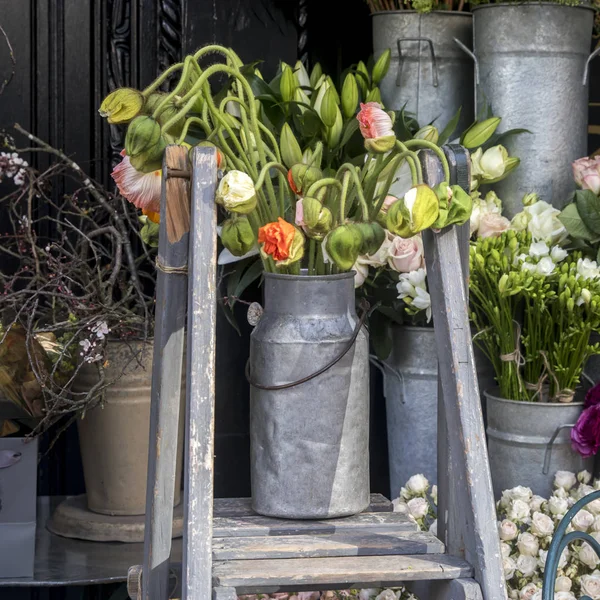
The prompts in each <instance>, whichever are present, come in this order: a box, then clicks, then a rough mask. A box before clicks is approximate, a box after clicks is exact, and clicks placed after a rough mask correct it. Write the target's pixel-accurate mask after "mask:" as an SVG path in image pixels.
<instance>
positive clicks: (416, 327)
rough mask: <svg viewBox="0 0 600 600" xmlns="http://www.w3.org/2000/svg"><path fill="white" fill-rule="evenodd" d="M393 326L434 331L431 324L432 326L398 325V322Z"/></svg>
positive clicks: (410, 329) (411, 329)
mask: <svg viewBox="0 0 600 600" xmlns="http://www.w3.org/2000/svg"><path fill="white" fill-rule="evenodd" d="M394 325H395V327H397V328H398V329H407V330H408V331H419V332H420V331H423V332H424V331H427V332H429V331H432V332H433V331H434V328H433V326H432V327H427V326H425V325H399V324H397V323H396V324H394Z"/></svg>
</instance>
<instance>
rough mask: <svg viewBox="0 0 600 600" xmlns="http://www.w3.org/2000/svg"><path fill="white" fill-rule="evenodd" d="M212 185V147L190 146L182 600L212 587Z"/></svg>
mask: <svg viewBox="0 0 600 600" xmlns="http://www.w3.org/2000/svg"><path fill="white" fill-rule="evenodd" d="M216 186H217V160H216V153H215V150H214V148H206V147H204V148H202V147H197V148H194V154H193V159H192V231H191V236H190V263H191V272H190V280H189V286H190V289H189V301H188V307H189V308H188V354H187V359H188V364H187V414H186V439H187V452H186V457H185V459H186V460H185V482H186V485H185V490H184V502H185V504H184V534H183V536H184V537H183V565H184V569H183V582H182V600H210V599H211V597H212V587H213V586H212V582H211V565H212V560H211V559H212V550H211V544H212V528H213V488H214V468H213V467H214V464H213V462H214V461H213V459H214V421H215V343H216V317H217V315H216V308H217V211H216V205H215V190H216Z"/></svg>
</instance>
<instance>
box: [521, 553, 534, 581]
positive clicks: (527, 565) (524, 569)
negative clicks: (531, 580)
mask: <svg viewBox="0 0 600 600" xmlns="http://www.w3.org/2000/svg"><path fill="white" fill-rule="evenodd" d="M536 570H537V558H536V557H535V556H530V555H528V554H520V555H519V557H518V558H517V571H519V572H520V573H521V575H523V577H531V575H533V574H534V573H535V571H536Z"/></svg>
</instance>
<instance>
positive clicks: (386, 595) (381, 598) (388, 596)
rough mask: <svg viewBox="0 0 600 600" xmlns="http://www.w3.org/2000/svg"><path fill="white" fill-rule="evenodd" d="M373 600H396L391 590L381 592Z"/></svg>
mask: <svg viewBox="0 0 600 600" xmlns="http://www.w3.org/2000/svg"><path fill="white" fill-rule="evenodd" d="M375 600H396V594H395V593H394V592H393V591H392V590H383V591H382V592H381V594H379V595H378V596H375Z"/></svg>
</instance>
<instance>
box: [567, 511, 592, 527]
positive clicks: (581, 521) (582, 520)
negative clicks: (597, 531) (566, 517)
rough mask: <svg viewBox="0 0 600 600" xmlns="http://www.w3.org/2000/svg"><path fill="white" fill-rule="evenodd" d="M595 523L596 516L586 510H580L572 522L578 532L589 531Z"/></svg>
mask: <svg viewBox="0 0 600 600" xmlns="http://www.w3.org/2000/svg"><path fill="white" fill-rule="evenodd" d="M593 523H594V515H593V514H592V513H591V512H589V511H587V510H585V509H582V510H580V511H579V512H578V513H577V514H576V515H575V516H574V517H573V520H572V521H571V525H573V528H574V529H577V530H578V531H587V530H588V529H589V528H590V527H591V526H592V524H593Z"/></svg>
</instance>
